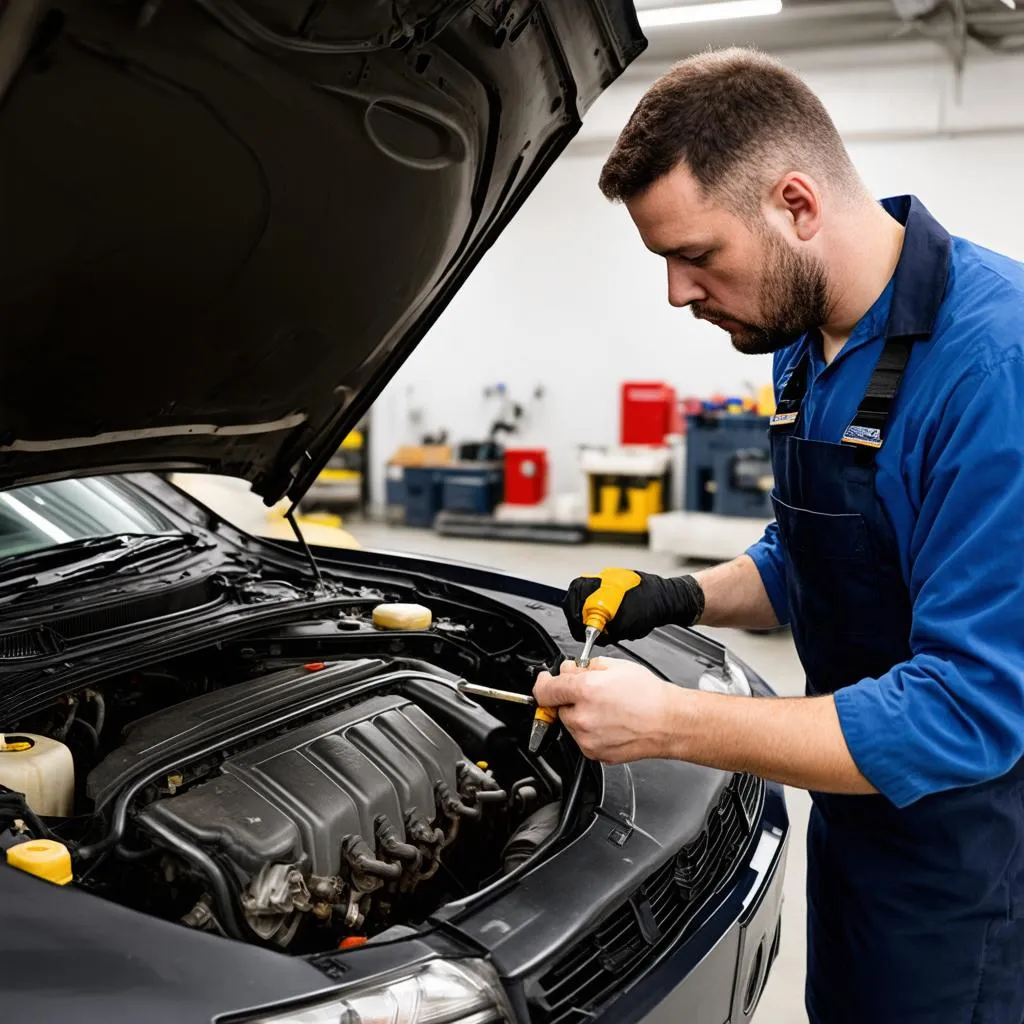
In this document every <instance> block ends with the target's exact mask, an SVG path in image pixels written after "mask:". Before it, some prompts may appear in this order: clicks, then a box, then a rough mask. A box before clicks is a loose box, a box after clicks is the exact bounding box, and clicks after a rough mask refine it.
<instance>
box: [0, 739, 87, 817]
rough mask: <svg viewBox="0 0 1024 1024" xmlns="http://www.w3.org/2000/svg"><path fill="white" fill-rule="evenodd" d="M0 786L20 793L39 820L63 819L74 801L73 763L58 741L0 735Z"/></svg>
mask: <svg viewBox="0 0 1024 1024" xmlns="http://www.w3.org/2000/svg"><path fill="white" fill-rule="evenodd" d="M0 785H3V786H7V788H8V789H13V790H15V791H16V792H18V793H24V794H25V798H26V800H27V801H28V805H29V807H31V808H32V810H33V811H35V812H36V814H38V815H40V816H41V817H54V818H66V817H68V816H69V815H70V814H71V807H72V804H73V803H74V797H75V763H74V760H73V759H72V757H71V751H70V750H69V749H68V748H67V747H66V746H65V745H64V744H63V743H61V742H60V741H59V740H51V739H50V738H49V737H48V736H36V735H33V734H32V733H6V734H5V733H0Z"/></svg>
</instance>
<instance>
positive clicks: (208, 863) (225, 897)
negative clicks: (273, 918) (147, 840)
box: [136, 811, 268, 947]
mask: <svg viewBox="0 0 1024 1024" xmlns="http://www.w3.org/2000/svg"><path fill="white" fill-rule="evenodd" d="M136 821H137V822H138V824H140V825H141V826H143V827H144V828H145V829H147V830H148V831H149V832H151V833H152V834H153V835H154V836H156V837H157V838H158V839H159V840H160V842H161V845H163V846H167V847H169V848H170V849H171V850H173V851H174V853H176V854H177V855H178V856H179V857H181V859H182V860H184V861H185V863H186V864H188V865H189V866H190V867H192V868H193V869H194V870H195V871H197V872H198V873H199V874H200V875H201V876H202V878H203V880H204V881H205V882H206V884H207V885H208V886H209V888H210V895H211V896H212V897H213V903H214V906H215V907H216V909H217V921H218V922H219V923H220V925H221V927H222V928H223V929H224V931H225V932H226V933H227V934H228V935H230V936H231V938H233V939H239V940H240V941H242V942H253V943H256V944H258V945H260V946H265V947H266V946H267V945H268V944H267V943H266V942H265V941H264V940H263V939H261V938H260V937H259V936H258V935H257V934H256V933H255V932H254V931H253V930H252V929H251V928H250V927H249V925H248V924H247V923H246V922H245V921H244V920H243V919H242V918H241V916H240V914H239V907H238V902H237V900H236V899H235V895H234V893H233V892H232V891H231V885H230V883H229V882H228V879H227V876H226V875H225V874H224V872H223V871H222V870H221V868H220V866H219V865H218V864H217V862H216V861H215V860H214V859H213V858H212V857H211V856H210V855H209V854H208V853H206V852H205V851H203V850H200V849H199V847H198V846H193V845H192V843H190V842H189V841H188V840H187V839H184V838H183V837H182V836H180V835H178V834H177V833H175V832H174V831H172V830H171V829H169V828H168V827H167V826H166V825H164V824H163V823H162V822H160V821H158V820H157V819H156V818H155V817H154V816H153V814H152V813H151V812H150V811H142V812H140V813H139V815H138V817H137V818H136Z"/></svg>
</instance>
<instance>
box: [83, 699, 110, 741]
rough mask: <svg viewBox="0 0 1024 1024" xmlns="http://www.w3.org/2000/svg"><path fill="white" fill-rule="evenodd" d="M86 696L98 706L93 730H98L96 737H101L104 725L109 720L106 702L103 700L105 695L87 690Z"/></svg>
mask: <svg viewBox="0 0 1024 1024" xmlns="http://www.w3.org/2000/svg"><path fill="white" fill-rule="evenodd" d="M85 696H86V698H87V699H88V700H91V701H92V702H93V704H95V705H96V718H95V720H94V721H93V728H94V729H95V730H96V735H97V736H99V734H100V733H101V732H103V724H104V723H105V722H106V720H107V705H106V702H105V701H104V700H103V694H101V693H97V692H96V691H95V690H86V691H85Z"/></svg>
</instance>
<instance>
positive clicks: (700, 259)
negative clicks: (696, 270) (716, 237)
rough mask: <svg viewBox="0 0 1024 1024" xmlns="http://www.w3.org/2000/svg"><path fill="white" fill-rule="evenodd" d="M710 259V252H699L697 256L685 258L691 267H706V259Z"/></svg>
mask: <svg viewBox="0 0 1024 1024" xmlns="http://www.w3.org/2000/svg"><path fill="white" fill-rule="evenodd" d="M710 259H711V253H710V252H702V253H699V254H698V255H697V256H690V257H689V258H688V259H687V261H686V262H687V263H689V264H690V265H691V266H693V267H706V266H707V264H708V260H710Z"/></svg>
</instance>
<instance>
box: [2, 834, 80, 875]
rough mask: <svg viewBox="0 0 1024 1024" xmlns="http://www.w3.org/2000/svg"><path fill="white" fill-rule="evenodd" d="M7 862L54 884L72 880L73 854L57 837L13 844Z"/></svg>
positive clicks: (8, 852)
mask: <svg viewBox="0 0 1024 1024" xmlns="http://www.w3.org/2000/svg"><path fill="white" fill-rule="evenodd" d="M7 863H8V864H10V866H11V867H12V868H19V869H20V870H22V871H27V872H28V873H29V874H30V875H35V876H36V877H37V878H43V879H45V880H46V881H47V882H53V883H54V885H67V884H68V882H70V881H71V854H70V853H68V848H67V847H66V846H65V845H64V844H63V843H58V842H57V841H56V840H55V839H32V840H30V841H29V842H27V843H19V844H18V845H17V846H12V847H11V848H10V849H9V850H8V851H7Z"/></svg>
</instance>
